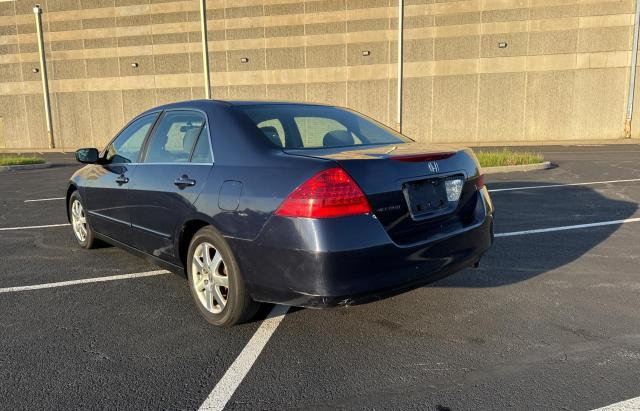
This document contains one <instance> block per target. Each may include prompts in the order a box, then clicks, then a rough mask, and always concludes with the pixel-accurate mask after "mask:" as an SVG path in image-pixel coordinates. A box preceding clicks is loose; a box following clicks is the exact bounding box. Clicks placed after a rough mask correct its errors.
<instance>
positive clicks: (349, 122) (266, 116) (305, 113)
mask: <svg viewBox="0 0 640 411" xmlns="http://www.w3.org/2000/svg"><path fill="white" fill-rule="evenodd" d="M236 108H237V109H238V110H240V111H241V112H243V113H244V114H245V115H246V116H247V117H249V119H250V120H251V122H252V123H253V124H254V125H255V126H256V127H257V128H258V129H259V130H260V132H261V133H262V134H263V135H264V137H265V138H266V139H268V140H269V141H270V142H271V143H272V144H273V145H275V146H277V147H282V148H326V147H351V146H361V145H362V146H364V145H374V144H402V143H406V142H409V141H411V140H410V139H409V138H407V137H404V136H403V135H401V134H399V133H397V132H395V131H394V130H392V129H390V128H388V127H386V126H384V125H382V124H380V123H378V122H376V121H374V120H372V119H370V118H368V117H365V116H363V115H362V114H359V113H356V112H354V111H351V110H347V109H343V108H338V107H329V106H315V105H302V104H257V105H250V106H237V107H236Z"/></svg>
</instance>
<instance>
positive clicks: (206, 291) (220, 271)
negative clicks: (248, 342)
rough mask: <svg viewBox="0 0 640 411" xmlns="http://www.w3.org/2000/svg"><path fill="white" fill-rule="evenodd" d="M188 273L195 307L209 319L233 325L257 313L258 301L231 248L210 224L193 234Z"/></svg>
mask: <svg viewBox="0 0 640 411" xmlns="http://www.w3.org/2000/svg"><path fill="white" fill-rule="evenodd" d="M187 275H188V278H189V288H190V289H191V295H192V296H193V299H194V302H195V304H196V307H198V311H200V313H201V314H202V315H203V316H204V318H205V319H206V320H207V321H208V322H209V323H211V324H214V325H222V326H227V325H234V324H238V323H241V322H243V321H247V320H249V319H250V318H251V317H252V316H253V315H254V314H255V313H256V311H257V309H258V303H256V302H255V301H253V300H252V299H251V297H250V296H249V293H248V291H247V288H246V286H245V282H244V279H243V278H242V274H241V273H240V270H239V268H238V265H237V263H236V261H235V258H234V257H233V253H232V252H231V249H230V248H229V246H228V245H227V242H226V241H225V240H224V238H223V237H222V236H221V235H220V234H219V233H218V232H217V231H215V230H214V229H213V228H212V227H204V228H202V229H200V230H199V231H198V232H197V233H196V234H195V235H194V236H193V239H192V240H191V244H190V246H189V254H188V256H187Z"/></svg>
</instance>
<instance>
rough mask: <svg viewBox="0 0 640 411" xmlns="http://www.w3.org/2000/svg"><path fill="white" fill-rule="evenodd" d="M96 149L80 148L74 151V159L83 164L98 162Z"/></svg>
mask: <svg viewBox="0 0 640 411" xmlns="http://www.w3.org/2000/svg"><path fill="white" fill-rule="evenodd" d="M98 155H99V154H98V149H95V148H81V149H80V150H78V151H76V160H78V161H79V162H81V163H84V164H95V163H97V162H98Z"/></svg>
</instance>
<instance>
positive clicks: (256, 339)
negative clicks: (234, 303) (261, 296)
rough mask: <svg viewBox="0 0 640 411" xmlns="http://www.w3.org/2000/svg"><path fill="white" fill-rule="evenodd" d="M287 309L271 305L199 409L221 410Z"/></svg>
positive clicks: (285, 306)
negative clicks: (267, 313) (265, 315)
mask: <svg viewBox="0 0 640 411" xmlns="http://www.w3.org/2000/svg"><path fill="white" fill-rule="evenodd" d="M287 311H289V306H287V305H276V306H274V307H273V309H272V310H271V312H270V313H269V316H268V317H267V319H265V320H264V321H263V322H262V324H261V325H260V327H259V328H258V330H257V331H256V333H255V334H254V335H253V337H251V339H250V340H249V342H248V343H247V345H246V346H245V347H244V349H243V350H242V352H241V353H240V355H238V358H236V360H235V361H234V362H233V364H231V367H229V369H228V370H227V372H226V373H225V374H224V376H223V377H222V379H220V381H218V384H216V386H215V388H214V389H213V391H211V394H209V396H208V397H207V399H206V400H204V402H203V403H202V405H201V406H200V408H199V410H200V411H203V410H207V411H214V410H222V409H223V408H224V407H225V405H227V402H229V400H230V399H231V396H233V393H234V392H235V391H236V389H237V388H238V386H239V385H240V383H241V382H242V380H243V379H244V377H245V376H246V375H247V373H248V372H249V370H250V369H251V367H252V366H253V363H255V362H256V360H257V359H258V356H259V355H260V353H261V352H262V349H263V348H264V346H265V345H266V344H267V342H268V341H269V338H271V335H273V333H274V331H275V330H276V328H278V325H280V322H281V321H282V319H283V318H284V316H285V314H286V313H287Z"/></svg>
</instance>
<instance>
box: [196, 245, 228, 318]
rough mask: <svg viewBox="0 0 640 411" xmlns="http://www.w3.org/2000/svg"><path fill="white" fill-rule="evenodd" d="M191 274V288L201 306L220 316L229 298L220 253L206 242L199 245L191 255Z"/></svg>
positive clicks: (224, 268) (225, 271)
mask: <svg viewBox="0 0 640 411" xmlns="http://www.w3.org/2000/svg"><path fill="white" fill-rule="evenodd" d="M191 272H192V275H191V281H192V282H193V288H194V289H195V291H196V294H197V295H198V299H199V300H200V303H201V304H202V306H203V307H205V308H206V309H207V311H209V312H211V313H213V314H220V313H221V312H222V310H224V307H225V306H226V305H227V299H228V297H229V277H228V276H227V270H226V264H225V262H224V260H223V259H222V254H221V253H220V251H218V250H217V249H216V248H215V247H214V246H213V245H211V244H210V243H208V242H203V243H201V244H199V245H198V246H197V247H196V250H195V252H194V253H193V258H192V261H191Z"/></svg>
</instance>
